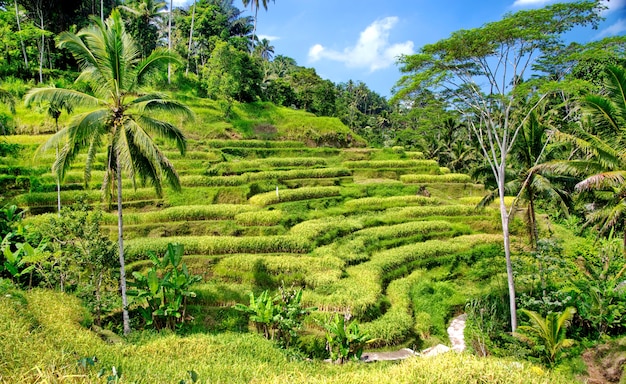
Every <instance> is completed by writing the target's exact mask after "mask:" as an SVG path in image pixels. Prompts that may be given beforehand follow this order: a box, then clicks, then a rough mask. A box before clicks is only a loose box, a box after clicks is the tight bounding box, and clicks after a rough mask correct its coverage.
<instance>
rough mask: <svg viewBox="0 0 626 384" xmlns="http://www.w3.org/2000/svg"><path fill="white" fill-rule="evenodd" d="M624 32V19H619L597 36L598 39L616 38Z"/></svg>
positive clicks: (625, 21)
mask: <svg viewBox="0 0 626 384" xmlns="http://www.w3.org/2000/svg"><path fill="white" fill-rule="evenodd" d="M624 32H626V19H619V20H617V21H616V22H615V23H613V24H611V25H610V26H608V27H606V28H604V29H603V30H602V31H600V33H599V34H598V37H605V36H617V35H619V34H623V33H624Z"/></svg>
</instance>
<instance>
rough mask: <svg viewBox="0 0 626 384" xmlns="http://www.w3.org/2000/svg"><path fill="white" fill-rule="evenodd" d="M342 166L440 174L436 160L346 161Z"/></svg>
mask: <svg viewBox="0 0 626 384" xmlns="http://www.w3.org/2000/svg"><path fill="white" fill-rule="evenodd" d="M341 165H342V166H344V167H346V168H350V169H398V168H414V169H420V170H423V171H424V172H439V164H437V162H436V161H435V160H364V161H344V162H343V163H341Z"/></svg>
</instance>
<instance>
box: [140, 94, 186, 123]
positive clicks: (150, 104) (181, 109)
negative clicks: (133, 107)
mask: <svg viewBox="0 0 626 384" xmlns="http://www.w3.org/2000/svg"><path fill="white" fill-rule="evenodd" d="M149 96H154V97H151V98H148V97H149ZM133 103H135V104H139V103H141V104H140V105H141V107H142V109H143V111H163V112H167V113H170V114H175V115H180V116H182V117H184V118H185V119H189V120H193V119H194V113H193V111H192V110H191V109H190V108H189V107H187V106H186V105H184V104H182V103H181V102H179V101H176V100H169V99H165V98H163V97H160V96H159V95H146V96H144V97H140V98H138V99H137V100H133Z"/></svg>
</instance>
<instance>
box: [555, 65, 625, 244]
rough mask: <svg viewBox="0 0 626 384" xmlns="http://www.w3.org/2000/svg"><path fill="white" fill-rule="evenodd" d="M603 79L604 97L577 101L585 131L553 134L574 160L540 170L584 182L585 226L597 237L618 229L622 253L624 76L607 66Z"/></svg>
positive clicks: (580, 187)
mask: <svg viewBox="0 0 626 384" xmlns="http://www.w3.org/2000/svg"><path fill="white" fill-rule="evenodd" d="M605 74H606V76H605V87H604V93H603V94H591V95H586V96H584V97H582V98H581V100H580V103H581V105H582V107H583V111H584V113H585V114H584V116H583V122H584V123H587V125H588V127H587V128H586V129H582V128H581V129H578V130H576V131H574V132H570V133H567V132H560V131H557V132H556V137H557V139H559V140H561V141H565V142H569V143H571V144H572V145H573V146H574V148H575V150H576V153H577V154H578V156H577V157H575V158H573V159H570V160H567V161H558V162H553V163H551V164H546V165H545V166H544V168H546V169H550V170H554V171H556V172H560V173H564V174H569V175H575V176H579V177H583V178H584V179H583V180H582V181H580V182H579V183H578V184H576V190H577V191H579V192H581V193H582V194H583V196H582V197H583V198H587V197H589V198H590V199H591V202H592V204H591V205H589V206H588V207H589V210H588V212H587V222H588V223H589V224H592V225H595V226H596V228H597V229H598V231H599V232H600V234H606V233H608V232H610V231H611V230H612V229H621V230H622V231H623V236H624V252H626V183H625V181H626V70H625V69H624V68H623V67H618V66H614V65H610V66H607V67H606V69H605ZM585 195H586V196H585Z"/></svg>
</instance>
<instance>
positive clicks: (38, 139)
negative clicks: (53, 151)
mask: <svg viewBox="0 0 626 384" xmlns="http://www.w3.org/2000/svg"><path fill="white" fill-rule="evenodd" d="M51 136H52V135H6V136H3V139H4V140H5V141H6V142H7V143H10V144H21V145H35V146H39V145H41V144H43V143H45V142H46V141H48V139H49V138H50V137H51Z"/></svg>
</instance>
